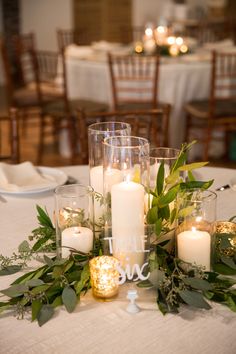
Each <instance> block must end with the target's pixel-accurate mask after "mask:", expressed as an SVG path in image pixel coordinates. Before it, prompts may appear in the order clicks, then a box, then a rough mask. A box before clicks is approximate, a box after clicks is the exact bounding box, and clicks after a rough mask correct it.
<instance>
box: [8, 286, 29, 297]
mask: <svg viewBox="0 0 236 354" xmlns="http://www.w3.org/2000/svg"><path fill="white" fill-rule="evenodd" d="M28 289H29V288H28V286H26V285H24V284H16V285H12V286H11V287H10V288H7V289H4V290H1V293H2V294H4V295H6V296H9V297H18V296H21V295H23V294H24V293H25V292H26V291H28Z"/></svg>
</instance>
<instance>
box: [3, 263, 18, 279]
mask: <svg viewBox="0 0 236 354" xmlns="http://www.w3.org/2000/svg"><path fill="white" fill-rule="evenodd" d="M21 269H22V266H20V265H11V266H7V267H4V268H2V269H1V270H0V276H1V275H10V274H14V273H17V272H19V271H20V270H21Z"/></svg>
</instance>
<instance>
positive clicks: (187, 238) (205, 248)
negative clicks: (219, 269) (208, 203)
mask: <svg viewBox="0 0 236 354" xmlns="http://www.w3.org/2000/svg"><path fill="white" fill-rule="evenodd" d="M177 249H178V258H180V259H181V260H182V261H184V262H188V263H192V264H193V263H195V264H197V265H201V266H204V267H205V270H207V271H208V270H210V260H211V236H210V234H209V233H208V232H206V231H199V230H196V229H195V228H192V230H189V231H183V232H181V233H179V234H178V235H177Z"/></svg>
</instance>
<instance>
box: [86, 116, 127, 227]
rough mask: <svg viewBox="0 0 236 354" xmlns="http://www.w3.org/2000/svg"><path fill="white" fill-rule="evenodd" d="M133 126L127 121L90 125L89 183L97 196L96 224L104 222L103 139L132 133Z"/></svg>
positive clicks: (95, 208) (95, 205)
mask: <svg viewBox="0 0 236 354" xmlns="http://www.w3.org/2000/svg"><path fill="white" fill-rule="evenodd" d="M130 134H131V126H130V124H128V123H125V122H99V123H94V124H91V125H90V126H89V127H88V149H89V183H90V185H91V187H92V188H93V189H94V191H95V192H96V193H97V196H96V198H95V201H94V214H95V216H94V217H95V221H96V224H97V225H98V226H99V225H100V224H103V213H104V208H103V204H102V200H101V198H100V199H99V196H100V197H102V196H103V141H104V139H105V138H107V137H110V136H116V135H123V136H125V135H130Z"/></svg>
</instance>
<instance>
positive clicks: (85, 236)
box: [61, 226, 93, 258]
mask: <svg viewBox="0 0 236 354" xmlns="http://www.w3.org/2000/svg"><path fill="white" fill-rule="evenodd" d="M61 247H62V258H66V257H68V256H69V255H70V248H71V249H75V250H76V251H80V252H83V253H89V252H90V251H92V249H93V232H92V230H90V229H89V228H87V227H79V226H74V227H69V228H67V229H65V230H63V231H62V233H61Z"/></svg>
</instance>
